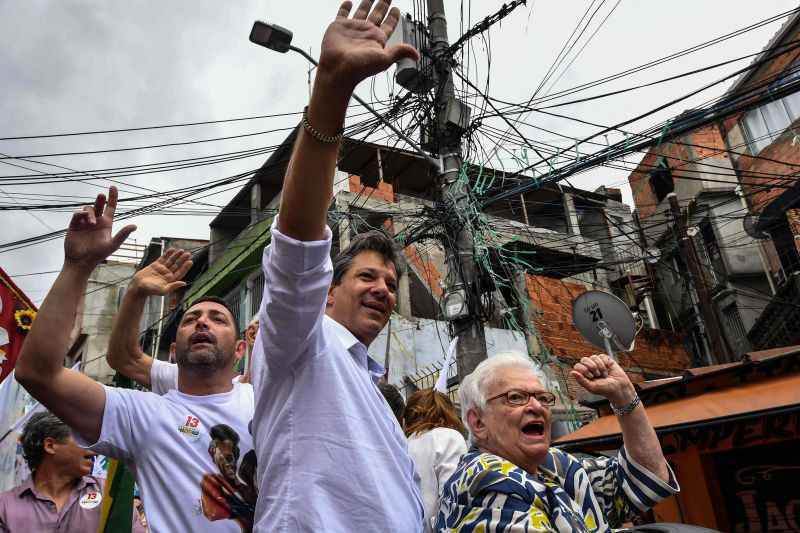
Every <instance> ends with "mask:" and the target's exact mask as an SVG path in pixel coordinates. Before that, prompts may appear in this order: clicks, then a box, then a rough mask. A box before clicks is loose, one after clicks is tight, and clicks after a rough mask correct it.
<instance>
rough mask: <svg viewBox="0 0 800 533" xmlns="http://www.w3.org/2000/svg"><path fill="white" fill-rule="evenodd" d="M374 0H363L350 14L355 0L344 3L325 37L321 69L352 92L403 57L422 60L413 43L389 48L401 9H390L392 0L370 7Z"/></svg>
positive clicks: (320, 60) (384, 0)
mask: <svg viewBox="0 0 800 533" xmlns="http://www.w3.org/2000/svg"><path fill="white" fill-rule="evenodd" d="M373 3H374V2H373V1H372V0H362V1H361V3H360V4H359V6H358V9H356V11H355V13H353V16H352V18H350V17H349V15H350V10H351V9H352V8H353V3H352V2H349V1H347V2H343V3H342V5H341V7H339V12H338V14H337V15H336V20H334V21H333V22H332V23H331V24H330V26H328V29H327V30H326V31H325V36H324V37H323V38H322V50H321V55H320V58H319V72H320V73H324V74H327V75H329V76H330V79H331V80H333V81H334V82H335V83H337V84H340V85H341V86H342V87H343V89H344V90H346V91H350V92H352V90H353V89H354V88H355V86H356V85H358V84H359V82H361V81H362V80H364V79H366V78H368V77H370V76H374V75H375V74H378V73H379V72H383V71H384V70H386V69H387V68H389V66H390V65H391V64H392V63H395V62H396V61H399V60H400V59H403V58H414V59H418V58H419V54H418V53H417V51H416V50H415V49H414V47H413V46H410V45H407V44H396V45H394V46H390V47H386V40H387V39H388V38H389V36H391V35H392V32H394V29H395V27H396V26H397V21H398V20H399V19H400V11H399V10H398V9H397V8H396V7H393V8H391V9H389V4H391V0H379V1H378V2H377V3H376V4H375V7H374V8H372V9H371V10H370V8H371V7H372V4H373Z"/></svg>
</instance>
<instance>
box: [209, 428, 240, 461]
mask: <svg viewBox="0 0 800 533" xmlns="http://www.w3.org/2000/svg"><path fill="white" fill-rule="evenodd" d="M208 435H209V436H210V437H211V442H210V443H209V444H208V453H209V454H211V450H212V448H215V447H216V446H217V444H216V443H217V442H218V441H219V442H223V441H226V440H227V441H228V442H231V443H233V456H234V457H235V459H236V460H237V461H238V460H239V453H240V451H239V434H238V433H236V430H235V429H233V428H232V427H230V426H229V425H228V424H217V425H216V426H213V427H212V428H211V431H210V432H209V434H208ZM212 455H213V454H212Z"/></svg>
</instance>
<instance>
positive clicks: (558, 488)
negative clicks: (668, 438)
mask: <svg viewBox="0 0 800 533" xmlns="http://www.w3.org/2000/svg"><path fill="white" fill-rule="evenodd" d="M679 490H680V487H679V486H678V483H677V481H676V480H675V475H674V473H673V472H672V470H671V469H670V470H669V483H665V482H664V481H662V480H661V479H660V478H659V477H658V476H657V475H655V474H653V473H651V472H649V471H647V470H645V469H644V468H643V467H642V466H640V465H638V464H636V463H635V462H634V461H633V460H632V459H630V458H629V457H628V454H627V452H626V451H625V448H624V447H623V448H622V449H620V452H619V454H618V456H617V457H591V458H589V457H587V458H585V459H584V458H582V459H580V460H579V459H577V458H576V457H573V456H572V455H570V454H568V453H566V452H563V451H561V450H559V449H557V448H550V451H549V452H548V455H547V458H546V459H545V461H544V463H543V464H542V465H541V466H540V467H539V472H538V474H537V475H531V474H529V473H528V472H526V471H525V470H523V469H522V468H519V467H518V466H516V465H514V464H513V463H511V462H509V461H506V460H505V459H502V458H500V457H498V456H496V455H492V454H490V453H482V452H480V451H478V450H477V449H476V448H473V449H472V450H470V451H469V452H468V453H467V454H465V455H464V456H463V457H462V458H461V461H460V462H459V465H458V468H457V469H456V472H455V473H454V474H453V475H452V476H451V477H450V479H448V480H447V482H446V483H445V485H444V487H443V491H442V498H441V504H440V507H439V514H438V516H437V518H436V531H440V532H443V531H444V532H459V533H473V532H475V533H477V532H481V533H500V532H502V533H517V532H526V533H536V532H558V533H572V532H590V531H591V532H596V531H599V532H606V531H611V528H612V527H616V528H618V527H621V526H622V523H623V522H625V521H628V520H630V518H631V517H633V516H635V515H637V514H639V513H641V512H644V511H646V510H648V509H649V508H651V507H652V506H653V505H655V504H656V503H657V502H658V501H660V500H662V499H663V498H666V497H668V496H671V495H673V494H676V493H677V492H678V491H679Z"/></svg>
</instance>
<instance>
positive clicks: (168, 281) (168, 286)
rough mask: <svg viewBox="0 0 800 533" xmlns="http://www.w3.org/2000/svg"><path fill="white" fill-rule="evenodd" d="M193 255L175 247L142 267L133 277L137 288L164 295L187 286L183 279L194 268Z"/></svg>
mask: <svg viewBox="0 0 800 533" xmlns="http://www.w3.org/2000/svg"><path fill="white" fill-rule="evenodd" d="M191 257H192V255H191V254H190V253H189V252H186V251H184V250H176V249H173V248H170V249H168V250H167V251H166V252H164V255H162V256H161V257H159V258H158V259H156V260H155V261H153V262H152V263H150V264H149V265H147V266H146V267H145V268H143V269H141V270H140V271H139V272H137V273H136V275H135V276H134V277H133V281H132V285H133V286H134V288H135V290H137V291H139V292H141V293H142V294H145V295H148V296H149V295H163V294H168V293H170V292H173V291H175V290H177V289H180V288H181V287H185V286H186V282H184V281H181V280H182V279H183V277H184V276H185V275H186V273H187V272H189V269H190V268H192V259H191Z"/></svg>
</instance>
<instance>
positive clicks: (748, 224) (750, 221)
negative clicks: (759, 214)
mask: <svg viewBox="0 0 800 533" xmlns="http://www.w3.org/2000/svg"><path fill="white" fill-rule="evenodd" d="M757 222H758V221H757V220H756V217H755V215H753V213H747V214H746V215H745V216H744V220H742V225H743V226H744V232H745V233H747V234H748V235H749V236H750V237H752V238H753V239H756V240H758V241H763V240H766V239H769V238H770V236H769V233H766V232H764V231H760V230H757V229H756V223H757Z"/></svg>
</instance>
